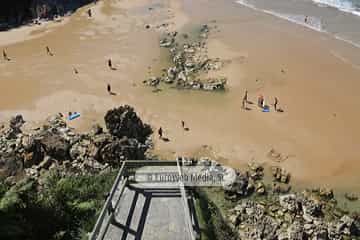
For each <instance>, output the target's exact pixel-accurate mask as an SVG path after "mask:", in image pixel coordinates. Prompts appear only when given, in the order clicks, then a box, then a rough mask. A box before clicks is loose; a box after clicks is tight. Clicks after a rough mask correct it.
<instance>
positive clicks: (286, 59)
mask: <svg viewBox="0 0 360 240" xmlns="http://www.w3.org/2000/svg"><path fill="white" fill-rule="evenodd" d="M89 7H91V8H92V9H93V18H91V19H89V18H88V17H87V15H86V10H87V9H88V8H89ZM149 8H152V10H149ZM190 20H191V21H190ZM213 20H216V22H214V21H213ZM162 23H170V27H171V28H172V29H177V30H179V31H180V32H186V31H192V30H193V29H194V28H196V27H198V26H199V25H200V24H204V23H208V24H210V26H213V27H214V26H217V27H216V28H215V29H213V31H212V33H211V35H210V38H209V55H210V56H214V57H220V58H223V59H226V60H230V61H231V63H230V64H229V65H228V66H227V67H226V68H225V69H223V70H222V73H224V74H226V75H227V77H228V85H229V86H228V87H229V89H228V91H226V92H225V93H208V92H198V91H177V90H174V89H164V90H163V91H161V92H157V93H154V92H152V89H151V88H147V87H145V86H143V85H142V80H144V79H145V78H147V77H150V76H152V75H159V73H160V71H161V69H162V68H163V67H164V66H166V64H167V61H168V59H167V53H166V50H164V49H160V48H159V46H158V41H159V35H160V34H161V31H162V29H161V28H156V26H157V25H160V24H162ZM146 24H150V26H151V27H150V29H146V28H145V25H146ZM1 34H4V33H1ZM2 36H3V35H0V46H1V47H0V48H2V47H4V48H5V49H6V50H7V52H8V54H9V57H10V58H12V59H13V60H12V61H10V62H4V61H1V62H0V80H1V82H2V87H1V95H0V119H1V121H5V120H6V119H8V118H9V117H10V116H11V115H13V114H15V113H22V114H23V115H24V117H25V119H27V120H28V121H29V122H30V123H33V124H36V122H37V121H41V120H43V119H44V118H45V117H46V116H48V115H50V114H53V113H57V112H63V113H67V112H68V111H79V112H81V114H82V116H81V118H80V119H78V120H75V121H72V122H70V124H71V126H74V127H76V128H77V129H79V130H84V129H85V130H86V129H89V127H90V126H91V124H93V123H94V122H98V121H102V117H103V115H104V113H105V112H106V110H108V109H109V108H111V107H114V106H118V105H120V104H130V105H133V106H134V107H135V108H136V110H137V112H138V113H139V115H140V116H141V117H142V118H143V119H144V120H145V121H147V122H149V123H150V124H152V126H153V127H154V129H156V130H157V128H158V127H159V126H162V128H163V129H164V133H165V136H166V137H168V138H169V139H170V142H163V141H160V140H158V139H157V138H156V137H154V141H155V146H156V149H155V152H159V153H161V154H162V155H163V156H168V157H172V156H174V155H189V156H190V155H193V154H196V155H209V156H212V157H216V158H218V159H222V161H223V162H224V163H227V164H229V165H232V166H241V165H242V164H245V163H247V162H248V161H252V160H253V161H260V162H267V163H269V164H280V165H282V166H284V167H285V168H286V169H288V170H289V171H290V172H292V174H293V176H294V178H295V179H296V181H297V182H299V183H302V184H307V185H308V184H314V185H326V186H331V187H335V188H341V189H351V190H355V191H357V192H359V191H360V190H359V186H358V182H359V181H360V175H359V174H358V172H359V170H360V162H359V158H360V154H359V152H358V151H356V146H357V145H358V143H359V142H360V126H359V124H358V122H359V121H360V110H359V104H360V95H358V94H357V89H359V87H360V82H359V76H360V69H359V68H358V67H357V64H356V63H358V62H360V49H357V48H355V47H353V46H351V45H349V44H346V43H344V42H341V41H338V40H335V39H331V38H330V37H329V36H328V35H325V34H321V33H318V32H314V31H312V30H309V29H306V28H304V27H302V26H298V25H294V24H291V23H288V22H286V21H284V20H281V19H277V18H275V17H273V16H270V15H266V14H263V13H258V12H255V11H253V10H251V9H248V8H245V7H243V6H241V5H239V4H236V3H231V2H230V1H209V0H199V1H190V0H184V1H183V2H180V1H176V0H153V1H151V0H136V1H130V0H126V1H125V0H124V1H116V2H115V1H102V2H100V3H98V4H97V5H96V6H93V5H91V6H86V7H84V8H82V9H79V10H78V11H77V12H76V13H75V14H74V15H73V16H71V17H70V18H69V20H68V21H67V22H66V23H65V24H62V25H59V26H54V27H53V30H52V31H49V32H48V33H46V34H42V35H41V36H38V37H36V38H32V39H29V40H26V41H20V42H19V41H15V42H14V43H13V44H10V45H9V41H8V40H7V41H4V42H2V39H3V38H2ZM24 40H25V39H24ZM4 44H8V45H5V46H3V45H4ZM46 45H48V46H49V47H50V48H51V49H52V51H53V52H54V54H55V56H53V57H50V56H47V55H46V51H45V46H46ZM109 58H111V59H112V62H113V65H114V66H115V67H116V68H117V70H116V71H112V70H109V69H108V68H107V63H106V61H107V59H109ZM73 67H76V69H78V71H79V74H74V72H73ZM149 67H150V68H149ZM281 69H283V70H284V71H285V73H282V72H281ZM108 83H109V84H111V86H112V89H113V91H114V92H116V93H117V95H116V96H109V95H108V94H107V92H106V85H107V84H108ZM245 89H247V90H248V91H249V100H251V101H252V102H254V103H256V101H257V99H256V97H257V96H258V95H259V94H263V95H264V96H265V98H266V102H267V103H268V104H270V103H272V101H273V98H274V97H275V96H276V97H278V98H279V100H280V103H279V106H280V107H281V108H282V109H283V110H284V112H283V113H276V112H274V111H271V112H269V113H263V112H261V111H260V110H259V109H258V108H257V107H256V106H255V105H256V104H254V105H250V106H249V107H250V108H251V110H249V111H244V110H242V109H241V100H242V97H243V93H244V91H245ZM271 110H272V109H271ZM181 120H184V121H185V122H186V125H187V126H188V127H189V128H190V131H184V130H183V129H182V128H181V122H180V121H181ZM29 125H30V124H29ZM271 149H273V150H274V151H275V153H280V154H281V156H280V157H278V158H275V157H274V155H275V154H273V156H272V157H271V156H270V155H269V154H268V153H269V152H270V150H271ZM279 159H280V160H281V161H282V162H281V163H278V162H276V161H277V160H279Z"/></svg>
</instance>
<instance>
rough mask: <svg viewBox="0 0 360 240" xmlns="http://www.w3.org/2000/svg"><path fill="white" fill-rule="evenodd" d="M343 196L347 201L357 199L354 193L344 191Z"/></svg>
mask: <svg viewBox="0 0 360 240" xmlns="http://www.w3.org/2000/svg"><path fill="white" fill-rule="evenodd" d="M344 196H345V198H346V199H347V200H349V201H357V200H358V199H359V197H358V196H357V195H356V194H355V193H345V194H344Z"/></svg>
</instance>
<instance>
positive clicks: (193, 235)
mask: <svg viewBox="0 0 360 240" xmlns="http://www.w3.org/2000/svg"><path fill="white" fill-rule="evenodd" d="M176 161H177V167H178V171H179V176H180V178H179V188H180V193H181V199H182V203H183V207H184V212H185V218H186V219H185V221H186V222H187V225H188V230H189V234H190V237H191V239H192V240H196V239H199V236H198V235H197V233H196V232H195V230H194V225H193V221H192V219H193V218H192V217H191V215H190V207H189V202H188V198H187V195H186V191H185V185H184V183H183V182H182V181H181V179H182V175H183V173H182V170H181V167H180V162H179V159H177V160H176ZM181 165H183V164H182V163H181Z"/></svg>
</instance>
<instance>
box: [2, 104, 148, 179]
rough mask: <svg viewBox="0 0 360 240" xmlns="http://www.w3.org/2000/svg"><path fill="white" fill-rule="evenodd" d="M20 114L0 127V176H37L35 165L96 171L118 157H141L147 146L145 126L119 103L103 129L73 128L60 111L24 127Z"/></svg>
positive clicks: (111, 164) (121, 159)
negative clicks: (34, 126)
mask: <svg viewBox="0 0 360 240" xmlns="http://www.w3.org/2000/svg"><path fill="white" fill-rule="evenodd" d="M24 122H25V121H24V120H23V118H22V116H16V117H14V118H12V119H11V121H10V123H9V126H8V128H6V129H5V130H2V131H1V133H0V177H1V178H8V177H11V176H15V175H19V174H22V173H25V174H26V175H29V176H31V177H38V176H39V175H40V173H41V170H47V169H51V168H61V169H63V170H64V172H69V173H76V174H81V173H85V172H91V173H94V172H98V171H101V170H103V169H105V168H107V166H114V167H116V166H118V165H119V164H120V163H121V162H122V161H124V160H128V159H132V160H142V159H145V158H146V157H145V152H146V151H147V150H148V149H149V148H150V147H151V139H150V134H151V133H152V130H151V127H150V126H149V125H147V124H145V123H143V122H142V120H141V119H140V118H139V117H138V116H137V114H136V112H135V111H134V109H133V108H132V107H130V106H121V107H119V108H116V109H113V110H110V111H108V112H107V114H106V116H105V123H106V126H107V128H108V129H109V132H105V131H104V130H103V129H102V128H101V127H100V126H99V125H95V126H94V127H93V128H92V129H91V131H90V132H89V133H83V134H80V133H76V132H74V131H73V129H71V128H69V127H68V126H67V124H66V121H65V119H64V117H63V116H62V115H61V114H57V115H55V116H52V117H50V118H49V119H47V121H46V122H45V123H44V124H43V126H42V127H40V128H38V129H36V130H33V131H31V132H30V133H25V132H22V131H21V127H22V125H23V124H24Z"/></svg>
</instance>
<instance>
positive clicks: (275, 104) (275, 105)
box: [274, 97, 279, 112]
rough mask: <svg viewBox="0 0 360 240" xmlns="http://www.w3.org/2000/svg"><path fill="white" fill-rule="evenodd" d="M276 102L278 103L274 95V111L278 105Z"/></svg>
mask: <svg viewBox="0 0 360 240" xmlns="http://www.w3.org/2000/svg"><path fill="white" fill-rule="evenodd" d="M278 103H279V100H278V98H277V97H275V100H274V109H275V112H277V110H278V109H277V105H278Z"/></svg>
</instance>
